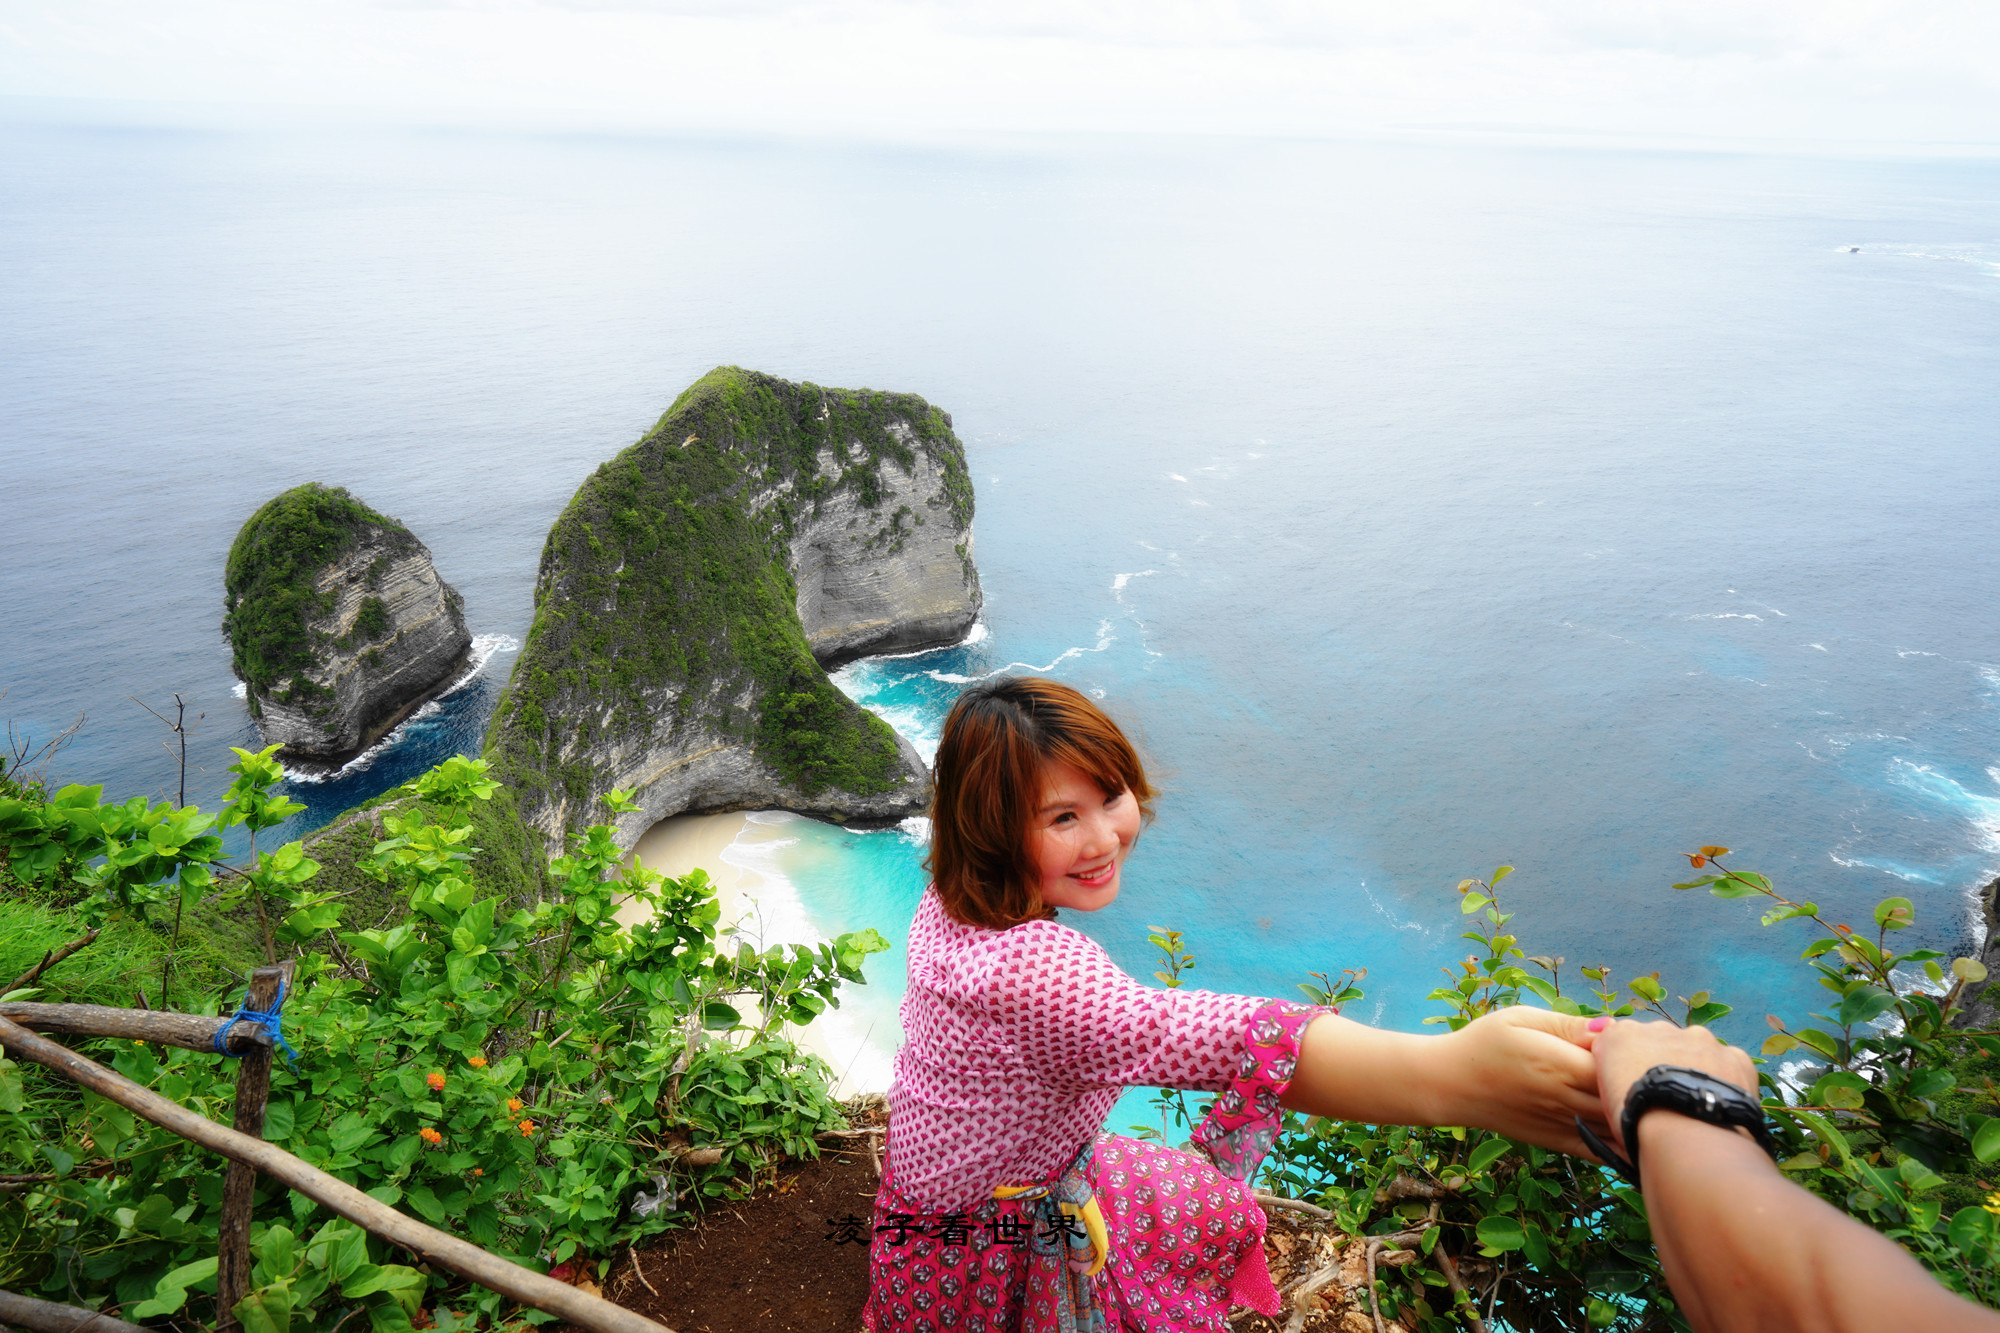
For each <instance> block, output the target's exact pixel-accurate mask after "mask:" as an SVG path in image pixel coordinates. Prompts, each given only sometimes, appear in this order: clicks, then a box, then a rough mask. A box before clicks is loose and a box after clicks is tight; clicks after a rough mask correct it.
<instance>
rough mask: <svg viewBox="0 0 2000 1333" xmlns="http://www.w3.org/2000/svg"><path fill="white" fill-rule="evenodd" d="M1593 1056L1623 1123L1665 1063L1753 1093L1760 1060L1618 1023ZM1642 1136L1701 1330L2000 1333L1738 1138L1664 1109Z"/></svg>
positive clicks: (1984, 1312) (1683, 1034)
mask: <svg viewBox="0 0 2000 1333" xmlns="http://www.w3.org/2000/svg"><path fill="white" fill-rule="evenodd" d="M1594 1050H1595V1053H1596V1056H1597V1064H1598V1072H1599V1077H1600V1082H1601V1086H1602V1089H1603V1094H1604V1105H1605V1107H1606V1108H1607V1109H1608V1110H1610V1111H1611V1112H1612V1119H1613V1122H1614V1123H1615V1122H1616V1120H1617V1119H1618V1112H1619V1109H1620V1108H1622V1107H1623V1106H1624V1105H1625V1094H1626V1092H1627V1091H1628V1090H1629V1089H1630V1087H1631V1085H1632V1082H1633V1080H1635V1079H1636V1078H1638V1077H1639V1075H1641V1074H1643V1073H1645V1072H1646V1071H1647V1070H1648V1069H1651V1068H1652V1067H1653V1066H1654V1065H1680V1066H1683V1067H1685V1068H1689V1069H1699V1070H1701V1071H1702V1072H1704V1073H1708V1074H1713V1075H1715V1076H1716V1077H1717V1078H1722V1079H1727V1080H1728V1081H1730V1082H1732V1083H1735V1084H1736V1085H1737V1086H1739V1087H1741V1088H1743V1089H1744V1090H1745V1091H1747V1092H1749V1093H1750V1094H1751V1095H1752V1096H1755V1095H1756V1089H1757V1074H1756V1068H1755V1066H1753V1065H1752V1064H1751V1063H1750V1057H1749V1056H1748V1055H1746V1054H1744V1053H1743V1052H1742V1051H1740V1050H1737V1049H1735V1048H1734V1047H1729V1046H1724V1045H1723V1044H1722V1043H1720V1042H1718V1041H1717V1040H1716V1039H1715V1038H1714V1036H1713V1035H1711V1034H1710V1033H1709V1032H1708V1031H1707V1030H1706V1029H1704V1028H1698V1027H1696V1028H1687V1029H1684V1030H1683V1029H1680V1028H1676V1027H1674V1026H1673V1025H1672V1024H1670V1023H1635V1022H1621V1023H1614V1024H1612V1025H1610V1026H1609V1027H1608V1028H1606V1029H1605V1030H1604V1031H1602V1032H1600V1033H1598V1034H1597V1039H1596V1045H1595V1047H1594ZM1638 1136H1639V1158H1638V1161H1639V1175H1640V1177H1641V1179H1642V1180H1644V1182H1645V1190H1644V1192H1645V1196H1646V1211H1647V1213H1648V1214H1649V1216H1650V1217H1651V1220H1652V1226H1653V1243H1654V1244H1655V1245H1656V1246H1657V1247H1658V1249H1659V1252H1660V1263H1661V1265H1662V1266H1663V1267H1664V1268H1665V1269H1666V1275H1667V1284H1668V1285H1669V1286H1671V1287H1672V1288H1673V1292H1674V1295H1675V1296H1676V1297H1677V1298H1678V1299H1679V1300H1680V1302H1681V1305H1682V1307H1683V1309H1684V1310H1685V1311H1686V1313H1687V1316H1688V1322H1689V1323H1691V1324H1693V1325H1694V1327H1695V1328H1696V1329H1698V1330H1700V1331H1701V1333H1794V1331H1796V1333H1808V1331H1810V1333H1880V1330H1883V1329H1905V1328H1907V1329H1924V1330H1926V1331H1927V1333H1928V1331H1929V1330H1939V1331H1940V1333H1942V1330H1959V1329H1964V1330H1968V1331H1971V1330H1978V1331H1979V1333H2000V1315H1996V1314H1995V1313H1994V1312H1993V1311H1991V1310H1988V1309H1986V1308H1985V1307H1983V1306H1979V1305H1975V1304H1973V1303H1972V1302H1971V1301H1968V1300H1965V1299H1963V1298H1962V1297H1959V1296H1957V1295H1954V1294H1953V1293H1952V1292H1950V1291H1947V1290H1946V1289H1945V1288H1944V1287H1942V1286H1941V1285H1939V1284H1938V1282H1937V1281H1936V1279H1934V1278H1932V1277H1931V1275H1930V1274H1929V1273H1926V1272H1925V1271H1924V1269H1923V1267H1922V1266H1921V1265H1920V1264H1918V1263H1917V1261H1916V1260H1915V1259H1913V1258H1911V1257H1910V1255H1909V1253H1908V1252H1907V1251H1906V1250H1904V1249H1903V1248H1902V1247H1901V1246H1900V1245H1897V1244H1896V1243H1895V1242H1893V1241H1891V1240H1890V1239H1888V1237H1886V1236H1883V1235H1882V1234H1880V1233H1879V1232H1877V1231H1875V1230H1873V1229H1872V1228H1870V1227H1868V1226H1866V1225H1864V1224H1862V1223H1860V1222H1857V1221H1855V1220H1854V1219H1853V1218H1851V1217H1849V1216H1847V1215H1846V1214H1845V1213H1842V1212H1840V1211H1839V1210H1838V1209H1836V1208H1834V1207H1832V1206H1831V1205H1829V1204H1828V1203H1826V1202H1825V1201H1824V1200H1822V1199H1819V1198H1817V1197H1816V1196H1814V1195H1812V1194H1810V1193H1808V1192H1807V1191H1806V1190H1804V1189H1802V1188H1800V1187H1799V1186H1797V1185H1795V1184H1793V1183H1792V1182H1791V1181H1789V1180H1786V1179H1785V1178H1784V1176H1783V1174H1781V1173H1780V1172H1779V1170H1778V1168H1777V1167H1776V1166H1774V1165H1772V1162H1771V1159H1770V1158H1769V1157H1767V1156H1765V1154H1764V1151H1763V1149H1761V1148H1759V1147H1758V1146H1757V1145H1756V1144H1755V1143H1753V1142H1752V1141H1751V1140H1750V1138H1749V1136H1748V1135H1746V1134H1744V1133H1742V1132H1741V1131H1739V1130H1735V1129H1728V1128H1724V1127H1722V1126H1719V1125H1711V1124H1708V1123H1706V1122H1705V1121H1700V1120H1694V1119H1690V1118H1689V1117H1687V1116H1683V1115H1680V1114H1678V1113H1676V1112H1673V1111H1668V1110H1665V1109H1660V1110H1654V1111H1649V1112H1647V1113H1646V1115H1645V1116H1644V1117H1643V1118H1642V1119H1641V1120H1640V1121H1639V1129H1638ZM1622 1146H1624V1147H1625V1149H1626V1152H1627V1153H1628V1155H1629V1153H1630V1152H1631V1145H1629V1144H1626V1145H1622Z"/></svg>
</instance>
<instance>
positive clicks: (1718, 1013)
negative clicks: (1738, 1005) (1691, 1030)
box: [1687, 1000, 1732, 1027]
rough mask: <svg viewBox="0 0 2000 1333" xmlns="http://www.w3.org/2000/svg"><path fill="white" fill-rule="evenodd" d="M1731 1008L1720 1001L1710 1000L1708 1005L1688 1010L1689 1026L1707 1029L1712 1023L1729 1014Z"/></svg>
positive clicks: (1699, 1005) (1698, 1005)
mask: <svg viewBox="0 0 2000 1333" xmlns="http://www.w3.org/2000/svg"><path fill="white" fill-rule="evenodd" d="M1731 1007H1732V1006H1730V1005H1726V1004H1723V1003H1722V1002H1721V1001H1719V1000H1710V1001H1709V1002H1708V1003H1706V1004H1697V1005H1695V1006H1694V1007H1693V1008H1691V1009H1689V1010H1688V1016H1687V1021H1688V1026H1689V1027H1707V1026H1708V1025H1709V1024H1710V1023H1713V1022H1714V1021H1715V1020H1716V1019H1718V1018H1721V1017H1722V1016H1723V1015H1724V1014H1726V1013H1728V1012H1729V1011H1730V1009H1731Z"/></svg>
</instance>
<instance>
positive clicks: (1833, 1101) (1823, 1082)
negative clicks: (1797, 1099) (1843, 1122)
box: [1807, 1069, 1868, 1111]
mask: <svg viewBox="0 0 2000 1333" xmlns="http://www.w3.org/2000/svg"><path fill="white" fill-rule="evenodd" d="M1867 1091H1868V1082H1867V1080H1866V1079H1863V1078H1862V1077H1861V1076H1860V1075H1859V1074H1850V1073H1849V1072H1848V1071H1846V1070H1845V1069H1836V1070H1834V1071H1833V1072H1832V1073H1830V1074H1827V1075H1826V1076H1824V1077H1823V1078H1821V1079H1820V1080H1819V1081H1818V1082H1817V1083H1815V1084H1813V1085H1812V1089H1811V1091H1810V1092H1808V1093H1807V1095H1808V1096H1809V1097H1811V1098H1812V1100H1813V1101H1815V1102H1817V1103H1818V1104H1820V1105H1821V1106H1831V1107H1833V1108H1835V1109H1836V1110H1841V1111H1858V1110H1860V1109H1861V1102H1862V1097H1863V1095H1864V1094H1865V1093H1866V1092H1867Z"/></svg>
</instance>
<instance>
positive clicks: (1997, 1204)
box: [1980, 1190, 2000, 1217]
mask: <svg viewBox="0 0 2000 1333" xmlns="http://www.w3.org/2000/svg"><path fill="white" fill-rule="evenodd" d="M1980 1206H1981V1207H1982V1208H1984V1209H1985V1210H1986V1211H1987V1212H1989V1213H1992V1214H1993V1215H1994V1216H1995V1217H2000V1190H1994V1191H1993V1192H1992V1193H1991V1194H1989V1195H1987V1196H1986V1202H1985V1203H1983V1204H1981V1205H1980Z"/></svg>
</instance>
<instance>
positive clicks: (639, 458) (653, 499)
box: [487, 367, 980, 846]
mask: <svg viewBox="0 0 2000 1333" xmlns="http://www.w3.org/2000/svg"><path fill="white" fill-rule="evenodd" d="M979 604H980V596H979V577H978V575H977V573H976V572H975V571H974V569H973V564H972V483H971V481H970V479H969V478H968V476H967V475H966V470H965V453H964V449H963V447H962V446H961V445H960V444H959V442H958V439H957V437H956V436H954V435H953V434H952V430H951V419H950V418H949V417H948V416H946V415H945V414H944V413H943V412H940V411H939V410H938V409H936V408H934V407H932V406H931V405H930V404H928V403H926V402H925V401H924V400H923V399H921V398H918V397H916V396H914V395H910V394H888V393H875V392H872V391H869V390H843V389H823V388H820V387H818V386H816V385H812V384H792V383H788V382H786V381H784V380H779V379H774V378H772V377H771V376H769V375H762V374H758V373H756V372H754V371H746V370H740V369H737V368H735V367H723V368H720V369H717V370H714V371H711V372H709V373H708V374H707V375H705V376H703V377H702V378H701V379H700V380H698V381H696V382H695V384H694V385H693V386H692V387H690V388H689V389H688V390H687V391H686V392H685V393H683V394H682V395H681V396H680V398H679V399H678V400H676V401H675V403H674V405H673V406H672V407H671V408H669V409H668V410H667V412H666V414H665V415H664V416H662V417H661V418H660V420H659V422H658V424H656V425H655V426H654V427H653V429H652V430H651V431H650V432H649V433H648V434H647V435H646V436H645V437H644V438H643V439H641V440H640V441H639V442H638V443H637V444H635V445H633V446H632V447H631V448H629V449H627V450H625V452H623V453H621V454H619V455H618V456H617V457H616V458H614V459H612V460H611V461H610V462H608V463H606V464H604V465H603V466H602V467H600V468H598V469H597V471H596V473H595V474H594V475H593V476H591V477H590V478H589V479H588V480H587V481H585V482H584V484H583V486H582V487H581V488H580V489H579V490H578V491H577V493H576V496H575V498H574V499H572V500H571V501H570V504H569V507H568V508H567V509H565V510H564V511H563V514H562V517H561V518H559V519H558V520H557V521H556V524H555V527H554V528H553V529H552V530H551V531H550V533H549V539H548V544H547V545H546V546H545V547H544V549H543V552H542V563H541V570H540V575H539V577H538V578H537V580H536V585H535V619H534V624H533V626H532V628H530V630H529V631H528V638H527V642H526V643H525V645H524V646H523V647H522V649H521V654H520V657H519V658H518V659H517V660H516V662H515V665H514V674H513V678H512V680H511V681H510V683H509V684H508V687H507V692H506V693H505V694H504V695H503V696H502V697H501V700H500V703H499V705H498V707H497V708H496V709H495V710H494V715H493V724H492V728H491V730H490V731H489V732H488V733H487V756H488V757H489V758H490V759H492V760H493V761H494V768H495V776H497V777H500V778H503V779H504V780H506V781H507V782H508V783H510V784H511V785H512V786H513V787H514V788H515V790H516V792H517V794H518V797H519V801H520V808H521V813H522V817H523V818H524V819H525V820H527V822H528V823H529V824H530V825H531V826H533V827H535V828H537V829H539V830H540V831H541V832H542V833H543V835H544V836H546V837H548V838H549V839H550V840H551V842H555V841H558V840H559V839H560V838H561V835H562V834H563V832H564V831H565V830H567V829H571V828H576V827H580V826H582V825H584V824H587V823H591V822H595V821H598V820H601V819H603V818H605V817H606V815H605V811H604V809H603V807H602V805H601V804H600V798H601V797H602V796H603V795H604V793H606V792H607V791H609V790H611V789H612V788H614V787H618V788H627V789H632V790H633V791H634V800H635V801H636V802H637V803H638V805H639V806H640V809H639V811H638V812H637V813H635V814H628V815H625V816H622V817H620V818H619V820H618V821H617V824H618V829H619V833H620V836H621V838H622V839H623V840H624V842H625V844H626V845H627V846H630V845H631V843H632V842H634V841H636V839H637V838H638V836H639V835H640V834H641V833H642V832H644V831H645V830H646V829H647V828H648V827H649V826H650V825H651V824H652V823H653V822H654V821H655V820H658V819H662V818H665V817H666V816H668V815H674V814H681V813H686V812H708V811H722V810H749V809H786V810H794V811H798V812H799V813H802V814H811V815H817V816H820V817H823V818H829V819H834V820H838V821H840V822H847V823H852V822H869V823H875V822H887V821H891V820H895V819H898V818H901V817H903V816H905V815H909V814H913V813H915V812H917V811H918V810H921V809H922V808H923V807H924V805H925V803H926V802H927V801H928V799H929V796H930V776H929V774H928V773H927V772H926V771H925V769H924V766H923V763H922V761H921V760H920V759H919V758H918V757H917V755H916V752H915V751H913V750H912V749H911V748H910V746H909V743H908V742H907V741H904V740H903V739H902V738H901V737H899V736H897V735H896V734H895V732H894V731H892V730H891V729H890V728H889V727H888V726H887V725H886V724H885V723H883V722H882V721H881V719H879V718H877V717H875V716H873V715H872V714H870V713H869V712H867V711H866V710H865V709H862V708H860V707H858V706H856V705H855V704H854V703H853V702H851V701H850V700H849V699H848V698H847V697H846V696H845V695H843V694H841V693H840V691H839V690H838V689H836V688H835V687H834V685H833V683H832V682H831V681H829V680H828V679H827V676H826V670H825V668H826V667H828V666H831V665H837V664H839V663H841V662H846V661H850V660H852V659H854V658H856V657H860V656H862V655H864V654H868V653H878V652H894V651H908V650H912V649H917V648H924V647H931V646H935V645H939V644H945V643H951V642H954V641H956V640H957V639H959V638H961V637H963V636H964V634H965V632H966V631H967V630H968V629H969V628H971V626H972V622H973V620H974V619H975V618H976V617H977V615H978V614H979Z"/></svg>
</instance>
